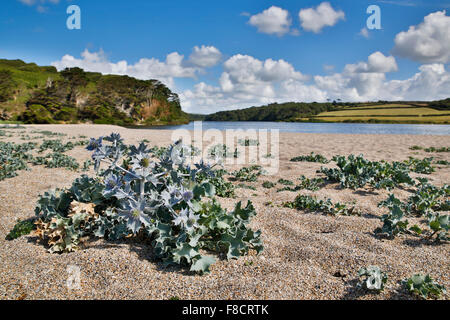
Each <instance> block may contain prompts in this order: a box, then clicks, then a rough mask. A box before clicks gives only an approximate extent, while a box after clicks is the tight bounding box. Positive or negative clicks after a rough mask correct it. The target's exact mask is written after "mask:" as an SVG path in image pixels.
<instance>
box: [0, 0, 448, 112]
mask: <svg viewBox="0 0 450 320" xmlns="http://www.w3.org/2000/svg"><path fill="white" fill-rule="evenodd" d="M71 4H76V5H78V6H79V7H80V8H81V25H82V27H81V30H68V29H67V27H66V20H67V18H68V16H69V15H68V14H67V13H66V9H67V7H68V6H69V5H71ZM2 5H3V6H2V10H1V11H0V39H1V42H0V43H1V45H0V57H2V58H8V59H17V58H19V59H23V60H25V61H27V62H36V63H38V64H40V65H50V64H53V65H55V66H57V67H58V68H59V69H61V68H63V67H67V66H69V67H70V66H75V65H77V66H80V67H83V68H85V69H86V70H89V71H99V72H103V73H118V74H129V75H131V76H135V77H138V78H143V79H148V78H156V79H160V80H161V81H163V82H165V83H166V84H167V85H169V87H171V89H173V90H175V91H176V92H177V93H179V94H180V97H181V101H182V103H183V109H185V110H186V111H189V112H200V113H209V112H214V111H217V110H228V109H233V108H237V107H245V106H251V105H261V104H264V103H269V102H275V101H278V102H283V101H323V100H325V101H326V99H337V98H340V99H343V100H359V101H362V100H364V101H368V100H379V99H389V100H390V99H411V100H412V99H419V100H421V99H423V100H427V99H438V98H443V97H445V95H446V93H447V92H450V91H449V88H450V79H449V71H448V64H449V62H450V54H448V52H449V51H450V47H449V46H450V44H448V42H450V41H449V40H450V22H449V20H450V17H449V15H448V14H447V13H446V12H445V11H444V10H445V9H448V8H449V7H450V2H449V1H442V0H436V1H425V0H423V1H420V0H417V1H416V0H399V1H377V0H371V1H364V0H362V1H360V0H358V1H356V0H341V1H339V0H336V1H333V0H331V1H311V0H303V1H266V0H252V1H245V0H241V1H236V0H229V1H220V2H219V1H211V0H209V1H204V0H196V1H175V0H173V1H163V0H151V1H144V0H136V1H133V0H128V1H106V0H96V1H87V0H80V1H66V0H8V1H2ZM369 5H378V6H379V7H380V9H381V27H382V29H381V30H367V28H366V20H367V18H368V17H369V15H368V14H367V13H366V9H367V7H368V6H369ZM301 11H303V14H300V12H301ZM429 15H431V16H430V18H429V19H427V20H426V21H424V19H425V17H427V16H429ZM322 20H323V21H322ZM421 24H422V25H421ZM411 26H415V30H413V31H411V32H408V30H409V28H410V27H411ZM364 28H366V30H364ZM444 29H446V30H444ZM430 30H432V31H430ZM401 32H404V35H403V36H402V37H397V38H398V39H397V38H396V36H397V35H398V34H399V33H401ZM436 34H437V35H436ZM430 37H436V39H432V40H434V42H432V43H431V44H430V43H426V42H427V41H429V38H430ZM427 39H428V40H427ZM424 41H425V44H426V46H425V47H426V48H425V49H424ZM444 42H447V44H445V43H444ZM435 44H437V48H435V47H436V45H435ZM430 45H432V46H433V49H432V50H431V51H433V52H431V53H430V49H429V48H428V47H427V46H430ZM195 47H197V49H194V48H195ZM435 51H437V52H435ZM82 52H85V54H84V55H83V56H82V55H81V54H82ZM195 52H196V54H195ZM86 53H87V54H86ZM170 54H171V56H170V58H168V57H167V55H170ZM182 56H183V57H182ZM64 57H65V58H64ZM141 59H144V60H141ZM119 61H123V62H126V63H125V64H126V65H124V63H122V64H119V63H118V62H119ZM139 61H140V63H139ZM430 88H432V89H433V90H432V91H430Z"/></svg>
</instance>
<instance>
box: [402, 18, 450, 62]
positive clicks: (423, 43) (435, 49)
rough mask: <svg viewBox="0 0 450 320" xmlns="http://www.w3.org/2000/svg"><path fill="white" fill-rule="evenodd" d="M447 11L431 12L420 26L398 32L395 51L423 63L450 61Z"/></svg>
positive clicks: (449, 24)
mask: <svg viewBox="0 0 450 320" xmlns="http://www.w3.org/2000/svg"><path fill="white" fill-rule="evenodd" d="M445 13H446V12H445V10H443V11H437V12H434V13H431V14H429V15H428V16H426V17H425V18H424V21H423V22H422V23H421V24H419V25H418V26H410V27H409V29H408V31H403V32H400V33H399V34H397V35H396V37H395V47H394V49H393V53H394V54H395V55H398V56H401V57H405V58H409V59H411V60H414V61H418V62H422V63H449V62H450V17H449V16H447V15H446V14H445Z"/></svg>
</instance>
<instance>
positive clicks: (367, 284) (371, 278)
mask: <svg viewBox="0 0 450 320" xmlns="http://www.w3.org/2000/svg"><path fill="white" fill-rule="evenodd" d="M358 276H359V279H360V283H359V286H361V287H362V288H364V289H367V290H370V291H377V292H380V291H383V289H384V285H385V284H386V282H387V279H388V276H387V274H386V273H385V272H383V271H381V269H380V268H379V267H377V266H368V267H367V268H361V269H359V271H358Z"/></svg>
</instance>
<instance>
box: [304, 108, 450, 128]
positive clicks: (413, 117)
mask: <svg viewBox="0 0 450 320" xmlns="http://www.w3.org/2000/svg"><path fill="white" fill-rule="evenodd" d="M309 119H311V120H312V121H325V122H386V123H436V124H446V123H450V112H449V111H447V110H436V109H433V108H429V107H426V106H419V105H407V104H386V105H374V106H363V107H343V108H342V109H341V110H339V111H331V112H323V113H320V114H318V115H317V116H315V117H312V118H309ZM302 120H306V119H302Z"/></svg>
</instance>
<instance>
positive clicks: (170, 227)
mask: <svg viewBox="0 0 450 320" xmlns="http://www.w3.org/2000/svg"><path fill="white" fill-rule="evenodd" d="M87 150H90V151H92V152H93V154H92V159H93V161H94V162H95V163H94V167H95V169H96V171H97V175H98V177H97V179H92V178H88V177H86V176H83V177H82V178H81V180H80V179H78V180H77V181H75V182H74V185H73V186H72V188H71V190H70V192H62V191H57V193H52V192H50V193H46V194H45V195H44V196H43V197H41V199H40V202H39V205H38V207H37V208H36V213H37V214H38V215H41V216H42V217H43V218H44V219H48V218H50V217H52V216H55V215H59V216H65V215H67V207H68V203H70V201H71V200H72V199H74V200H76V201H79V202H85V203H95V204H96V212H100V215H99V217H98V218H96V220H95V221H91V220H89V222H87V223H84V224H83V225H82V226H83V229H82V230H79V235H80V236H84V235H86V234H88V235H95V236H97V237H105V238H107V239H113V240H114V239H119V238H121V237H124V236H127V235H137V234H139V235H142V236H144V237H146V238H147V239H149V240H150V241H151V245H152V247H153V250H154V253H155V255H156V256H157V257H159V258H161V259H162V260H163V261H164V262H165V263H166V264H168V265H169V264H180V265H185V266H189V267H190V270H191V271H194V272H200V273H204V272H209V267H210V265H211V264H212V263H214V262H215V258H213V257H211V256H204V255H202V253H201V250H209V251H215V252H217V253H219V254H223V255H224V256H225V257H226V258H228V259H231V258H238V257H239V256H241V255H243V254H245V253H247V252H248V250H249V249H255V250H257V252H260V251H261V250H262V249H263V246H262V243H261V240H260V232H259V231H257V232H254V231H252V230H251V229H249V228H248V224H249V222H250V219H251V218H252V217H253V216H254V215H255V210H254V207H253V205H252V204H251V202H250V201H249V203H248V204H247V206H246V207H242V205H241V203H240V202H239V203H238V204H237V205H236V207H235V209H234V210H233V211H232V212H227V211H226V210H224V209H222V208H221V206H220V204H219V203H218V202H217V201H216V200H215V198H214V196H215V187H214V185H213V184H211V183H210V182H209V181H208V177H209V178H211V179H213V178H214V176H215V171H216V170H214V165H210V164H208V163H205V162H204V161H200V162H199V163H196V164H194V165H190V164H189V163H188V161H187V160H188V156H190V155H192V150H191V148H190V147H188V146H185V145H183V144H182V143H181V142H176V143H174V144H173V145H171V146H169V147H168V148H167V149H166V151H165V152H164V153H162V154H158V155H157V154H155V153H153V151H152V150H154V149H148V148H147V145H146V144H145V143H140V144H139V145H138V146H127V145H125V144H124V143H123V140H122V138H121V137H120V135H119V134H112V135H110V136H108V137H100V138H98V139H91V141H90V142H89V144H88V146H87ZM102 164H103V165H102ZM200 175H201V177H202V178H201V179H200V181H202V182H198V181H199V179H197V178H198V177H199V176H200ZM205 177H206V180H205ZM99 188H100V190H99ZM83 190H91V191H89V192H90V193H88V194H87V195H84V194H83V192H86V191H83ZM61 203H64V204H63V205H61Z"/></svg>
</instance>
